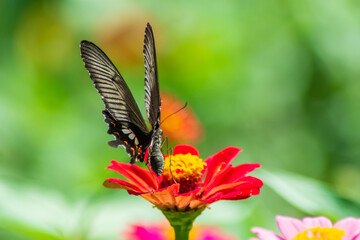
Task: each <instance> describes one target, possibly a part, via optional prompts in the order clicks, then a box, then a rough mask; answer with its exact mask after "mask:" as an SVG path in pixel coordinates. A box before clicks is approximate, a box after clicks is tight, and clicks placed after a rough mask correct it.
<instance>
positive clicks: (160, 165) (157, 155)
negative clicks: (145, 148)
mask: <svg viewBox="0 0 360 240" xmlns="http://www.w3.org/2000/svg"><path fill="white" fill-rule="evenodd" d="M150 166H151V169H152V170H153V171H154V172H155V173H156V175H158V176H160V175H161V173H162V171H163V169H164V155H163V154H162V152H161V130H160V129H158V130H157V131H155V132H154V134H153V142H152V144H151V146H150Z"/></svg>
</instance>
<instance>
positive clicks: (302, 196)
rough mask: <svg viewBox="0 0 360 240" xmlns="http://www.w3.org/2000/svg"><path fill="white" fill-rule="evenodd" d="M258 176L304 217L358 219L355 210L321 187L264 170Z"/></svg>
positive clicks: (311, 181)
mask: <svg viewBox="0 0 360 240" xmlns="http://www.w3.org/2000/svg"><path fill="white" fill-rule="evenodd" d="M259 172H260V174H259V176H260V178H261V179H262V180H263V181H264V184H266V185H267V186H268V187H269V188H271V189H272V190H273V191H275V192H276V193H278V194H279V195H280V196H281V197H282V198H284V199H285V200H286V201H288V202H289V203H290V204H291V205H293V206H295V207H297V208H299V209H300V210H302V211H303V212H305V213H307V214H310V215H325V216H327V217H332V218H334V219H340V218H343V217H346V216H353V217H359V216H360V208H359V206H356V205H355V204H354V203H351V202H349V201H345V200H344V199H341V198H340V196H339V195H338V194H336V192H335V191H334V190H333V189H332V188H331V187H330V186H328V185H327V184H325V183H322V182H320V181H318V180H315V179H312V178H308V177H304V176H300V175H296V174H294V173H287V172H279V171H272V172H269V171H264V170H262V171H259Z"/></svg>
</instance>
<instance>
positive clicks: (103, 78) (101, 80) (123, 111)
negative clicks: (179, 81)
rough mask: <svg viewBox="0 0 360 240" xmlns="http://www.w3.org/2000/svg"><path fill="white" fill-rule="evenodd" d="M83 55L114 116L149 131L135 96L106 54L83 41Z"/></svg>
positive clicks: (102, 96) (106, 104) (106, 105)
mask: <svg viewBox="0 0 360 240" xmlns="http://www.w3.org/2000/svg"><path fill="white" fill-rule="evenodd" d="M81 57H82V58H83V61H84V64H85V68H86V69H87V70H88V72H89V74H90V78H91V79H92V80H93V82H94V85H95V88H96V89H97V90H98V92H99V93H100V95H101V98H102V100H103V102H104V104H105V107H106V109H107V110H108V111H109V113H110V114H111V115H112V117H113V118H114V119H115V120H117V121H126V122H131V123H133V124H135V125H137V126H138V127H139V128H140V129H141V130H142V131H143V132H145V133H147V132H148V128H147V127H146V124H145V121H144V119H143V117H142V116H141V113H140V110H139V108H138V106H137V105H136V102H135V99H134V97H133V96H132V94H131V92H130V90H129V88H128V86H127V85H126V83H125V81H124V79H123V78H122V76H121V75H120V73H119V72H118V71H117V69H116V68H115V66H114V64H113V63H112V62H111V61H110V59H109V58H108V57H107V56H106V54H105V53H104V52H103V51H102V50H101V49H100V48H99V47H97V46H96V45H95V44H93V43H91V42H88V41H82V42H81Z"/></svg>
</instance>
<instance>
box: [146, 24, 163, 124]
mask: <svg viewBox="0 0 360 240" xmlns="http://www.w3.org/2000/svg"><path fill="white" fill-rule="evenodd" d="M143 53H144V59H145V108H146V114H147V117H148V119H149V122H150V124H151V126H152V127H153V128H154V127H155V125H160V105H161V100H160V93H159V80H158V72H157V63H156V53H155V40H154V34H153V31H152V28H151V26H150V24H149V23H148V24H147V26H146V29H145V36H144V51H143ZM157 127H159V126H157Z"/></svg>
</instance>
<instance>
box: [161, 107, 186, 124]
mask: <svg viewBox="0 0 360 240" xmlns="http://www.w3.org/2000/svg"><path fill="white" fill-rule="evenodd" d="M187 105H188V103H187V102H186V103H185V105H184V106H183V107H181V108H180V109H178V110H176V111H175V112H173V113H171V114H170V115H168V116H166V118H164V120H162V121H161V123H160V125H161V124H162V123H163V122H165V120H166V119H168V118H169V117H171V116H172V115H174V114H176V113H178V112H180V111H181V110H183V109H185V108H186V107H187Z"/></svg>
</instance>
